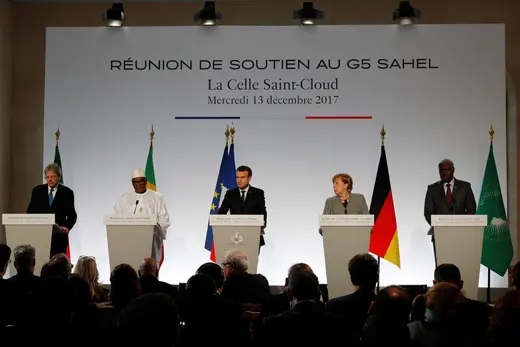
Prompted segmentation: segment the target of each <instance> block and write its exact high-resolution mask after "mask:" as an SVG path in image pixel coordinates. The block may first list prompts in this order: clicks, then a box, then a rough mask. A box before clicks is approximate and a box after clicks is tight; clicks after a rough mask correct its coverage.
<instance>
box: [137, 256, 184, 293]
mask: <svg viewBox="0 0 520 347" xmlns="http://www.w3.org/2000/svg"><path fill="white" fill-rule="evenodd" d="M137 272H138V274H139V283H140V284H141V294H143V295H144V294H148V293H163V294H167V295H169V296H170V297H171V298H172V299H175V298H177V293H178V291H177V288H175V287H174V286H172V285H171V284H169V283H166V282H162V281H159V264H157V261H156V260H155V259H153V258H144V260H143V262H142V263H141V266H140V267H139V270H138V271H137Z"/></svg>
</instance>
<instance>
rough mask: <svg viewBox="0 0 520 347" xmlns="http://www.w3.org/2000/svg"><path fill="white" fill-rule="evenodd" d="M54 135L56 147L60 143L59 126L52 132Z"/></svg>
mask: <svg viewBox="0 0 520 347" xmlns="http://www.w3.org/2000/svg"><path fill="white" fill-rule="evenodd" d="M54 135H56V147H58V146H59V144H60V135H61V133H60V127H59V126H58V129H57V130H56V132H55V133H54Z"/></svg>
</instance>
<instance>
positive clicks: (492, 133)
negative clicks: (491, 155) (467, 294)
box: [486, 124, 495, 304]
mask: <svg viewBox="0 0 520 347" xmlns="http://www.w3.org/2000/svg"><path fill="white" fill-rule="evenodd" d="M488 134H489V143H490V145H492V144H493V138H494V137H495V130H493V124H491V127H490V128H489V131H488ZM486 302H487V303H488V304H491V270H490V269H489V267H488V268H487V288H486Z"/></svg>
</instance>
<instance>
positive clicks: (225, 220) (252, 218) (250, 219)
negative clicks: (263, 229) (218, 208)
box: [209, 214, 264, 227]
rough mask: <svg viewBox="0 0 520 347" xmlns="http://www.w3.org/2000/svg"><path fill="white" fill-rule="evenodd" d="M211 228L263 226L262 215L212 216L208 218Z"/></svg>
mask: <svg viewBox="0 0 520 347" xmlns="http://www.w3.org/2000/svg"><path fill="white" fill-rule="evenodd" d="M209 225H211V226H237V227H238V226H264V216H263V215H246V214H242V215H240V214H239V215H236V214H235V215H227V214H214V215H211V216H209Z"/></svg>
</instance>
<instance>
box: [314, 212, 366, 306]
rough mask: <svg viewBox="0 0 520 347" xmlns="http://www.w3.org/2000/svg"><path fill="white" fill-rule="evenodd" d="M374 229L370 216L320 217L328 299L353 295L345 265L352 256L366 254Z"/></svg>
mask: <svg viewBox="0 0 520 347" xmlns="http://www.w3.org/2000/svg"><path fill="white" fill-rule="evenodd" d="M373 226H374V216H373V215H362V214H341V215H322V216H320V228H321V230H322V234H323V251H324V252H325V266H326V272H327V288H328V291H329V299H334V298H337V297H339V296H343V295H347V294H351V293H353V292H354V290H355V288H354V285H353V284H352V282H351V281H350V275H349V272H348V263H349V261H350V259H352V257H354V256H355V255H357V254H360V253H368V249H369V247H370V232H371V230H372V227H373Z"/></svg>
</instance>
